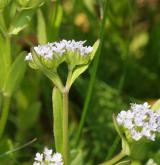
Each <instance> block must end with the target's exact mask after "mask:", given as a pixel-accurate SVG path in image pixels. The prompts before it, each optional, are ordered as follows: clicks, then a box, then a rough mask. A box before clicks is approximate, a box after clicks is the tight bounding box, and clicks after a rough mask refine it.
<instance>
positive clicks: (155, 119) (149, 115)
mask: <svg viewBox="0 0 160 165" xmlns="http://www.w3.org/2000/svg"><path fill="white" fill-rule="evenodd" d="M117 122H118V124H119V125H121V126H122V127H123V128H124V129H125V130H129V132H130V134H131V136H132V138H133V139H134V140H136V141H137V140H140V139H141V138H143V137H145V138H147V139H149V140H152V141H154V140H155V135H156V132H160V111H157V112H154V111H152V110H151V109H150V106H149V105H148V103H144V104H131V108H130V109H129V110H128V111H121V112H120V113H119V114H118V115H117Z"/></svg>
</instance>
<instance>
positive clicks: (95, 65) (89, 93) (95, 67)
mask: <svg viewBox="0 0 160 165" xmlns="http://www.w3.org/2000/svg"><path fill="white" fill-rule="evenodd" d="M103 6H104V7H103V15H102V16H101V17H102V21H101V27H100V33H99V37H100V45H99V48H98V51H97V54H96V56H95V60H94V63H93V70H92V75H91V78H90V81H89V85H88V90H87V96H86V99H85V103H84V107H83V110H82V117H81V120H80V124H79V127H78V131H77V134H76V140H75V145H76V146H77V145H78V143H79V140H80V137H81V134H82V130H83V126H84V123H85V119H86V116H87V112H88V109H89V104H90V101H91V96H92V93H93V88H94V84H95V79H96V73H97V70H98V64H99V60H100V53H101V49H102V43H103V38H104V32H105V23H106V14H107V7H108V0H105V2H104V5H103Z"/></svg>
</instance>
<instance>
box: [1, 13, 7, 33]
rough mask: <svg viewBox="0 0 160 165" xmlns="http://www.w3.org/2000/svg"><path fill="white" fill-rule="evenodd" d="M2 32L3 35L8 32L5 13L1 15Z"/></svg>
mask: <svg viewBox="0 0 160 165" xmlns="http://www.w3.org/2000/svg"><path fill="white" fill-rule="evenodd" d="M0 31H1V33H2V34H3V35H5V34H6V32H7V27H6V24H5V21H4V17H3V13H1V14H0Z"/></svg>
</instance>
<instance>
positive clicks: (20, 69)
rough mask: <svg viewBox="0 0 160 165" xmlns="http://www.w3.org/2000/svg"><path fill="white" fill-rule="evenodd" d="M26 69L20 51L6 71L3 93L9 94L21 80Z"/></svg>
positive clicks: (22, 54)
mask: <svg viewBox="0 0 160 165" xmlns="http://www.w3.org/2000/svg"><path fill="white" fill-rule="evenodd" d="M25 69H26V63H25V61H24V53H23V52H22V53H21V54H20V55H19V56H18V57H17V58H16V60H15V61H14V62H13V64H12V65H11V67H10V70H9V71H8V75H7V77H6V81H5V84H4V93H5V94H6V95H8V96H11V95H12V93H13V92H14V91H15V89H16V88H17V87H18V86H19V84H20V82H21V80H22V79H23V77H24V73H25Z"/></svg>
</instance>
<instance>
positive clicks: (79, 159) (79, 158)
mask: <svg viewBox="0 0 160 165" xmlns="http://www.w3.org/2000/svg"><path fill="white" fill-rule="evenodd" d="M71 165H84V161H83V152H82V151H81V150H80V151H78V153H77V155H76V156H75V158H74V159H73V160H72V162H71Z"/></svg>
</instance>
